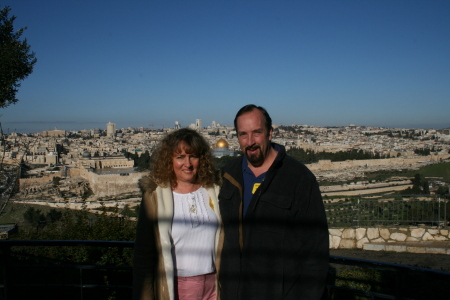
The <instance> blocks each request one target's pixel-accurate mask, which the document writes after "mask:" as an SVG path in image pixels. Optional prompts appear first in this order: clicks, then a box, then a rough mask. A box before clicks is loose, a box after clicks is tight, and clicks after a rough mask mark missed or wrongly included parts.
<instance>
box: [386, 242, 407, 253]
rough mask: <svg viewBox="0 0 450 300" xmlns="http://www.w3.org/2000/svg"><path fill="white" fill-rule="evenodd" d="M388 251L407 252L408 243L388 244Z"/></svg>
mask: <svg viewBox="0 0 450 300" xmlns="http://www.w3.org/2000/svg"><path fill="white" fill-rule="evenodd" d="M386 251H393V252H406V245H396V244H387V245H386Z"/></svg>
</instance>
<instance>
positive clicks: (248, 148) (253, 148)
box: [245, 145, 259, 151]
mask: <svg viewBox="0 0 450 300" xmlns="http://www.w3.org/2000/svg"><path fill="white" fill-rule="evenodd" d="M256 149H259V145H251V146H248V147H246V148H245V151H249V150H250V151H254V150H256Z"/></svg>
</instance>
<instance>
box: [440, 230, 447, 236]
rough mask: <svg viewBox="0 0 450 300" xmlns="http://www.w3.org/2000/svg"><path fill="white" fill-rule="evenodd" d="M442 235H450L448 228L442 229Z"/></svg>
mask: <svg viewBox="0 0 450 300" xmlns="http://www.w3.org/2000/svg"><path fill="white" fill-rule="evenodd" d="M440 233H441V235H443V236H448V229H441V232H440Z"/></svg>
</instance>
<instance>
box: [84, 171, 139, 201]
mask: <svg viewBox="0 0 450 300" xmlns="http://www.w3.org/2000/svg"><path fill="white" fill-rule="evenodd" d="M80 176H81V177H82V178H83V179H85V180H87V181H88V182H89V186H90V187H91V189H92V191H93V192H94V195H95V196H96V198H101V197H111V196H116V195H120V194H125V193H130V194H135V193H140V189H139V186H138V181H139V179H141V178H142V176H143V173H124V174H97V173H94V172H90V171H88V170H87V169H81V170H80Z"/></svg>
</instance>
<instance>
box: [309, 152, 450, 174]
mask: <svg viewBox="0 0 450 300" xmlns="http://www.w3.org/2000/svg"><path fill="white" fill-rule="evenodd" d="M449 157H450V155H448V154H440V155H428V156H421V157H414V158H401V157H398V158H384V159H364V160H346V161H337V162H332V161H331V160H319V162H317V163H313V164H307V165H306V166H307V167H308V169H310V170H311V171H312V172H314V171H325V170H330V171H332V170H342V169H349V168H357V167H376V166H398V167H402V166H410V165H415V164H418V163H419V162H421V161H432V162H439V161H440V160H443V159H447V158H449Z"/></svg>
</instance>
